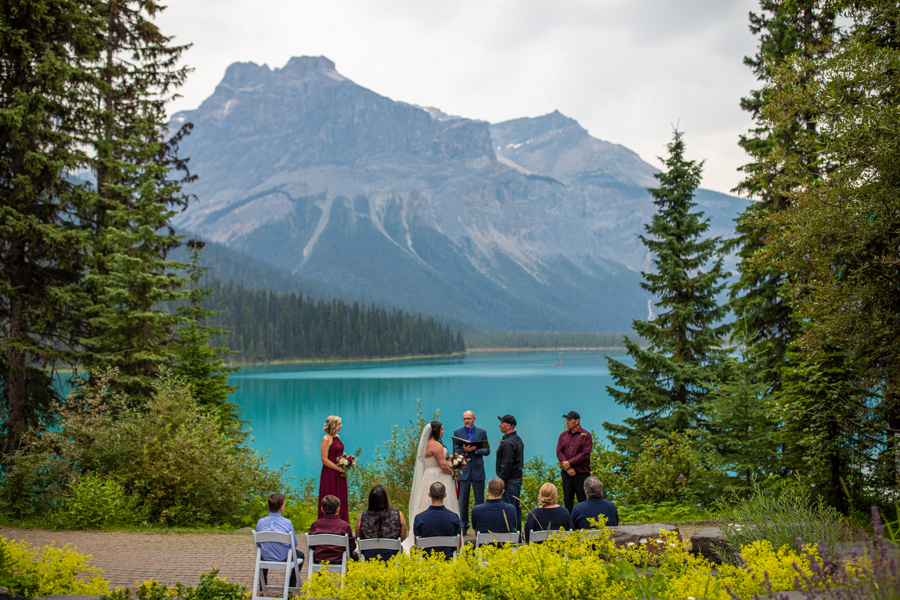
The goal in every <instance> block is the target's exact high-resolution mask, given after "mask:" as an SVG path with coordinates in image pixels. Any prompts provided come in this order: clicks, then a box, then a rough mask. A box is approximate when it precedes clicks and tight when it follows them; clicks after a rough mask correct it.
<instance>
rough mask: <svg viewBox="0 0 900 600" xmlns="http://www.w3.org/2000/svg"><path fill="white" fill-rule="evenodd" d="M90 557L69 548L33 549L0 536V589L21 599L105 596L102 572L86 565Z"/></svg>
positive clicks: (105, 583)
mask: <svg viewBox="0 0 900 600" xmlns="http://www.w3.org/2000/svg"><path fill="white" fill-rule="evenodd" d="M89 558H90V555H84V554H79V553H78V552H77V551H76V549H75V548H71V549H70V548H69V546H68V545H66V546H64V547H62V548H57V547H56V546H54V545H52V544H51V545H50V546H44V547H43V548H39V549H38V548H34V547H33V546H32V545H31V544H28V543H26V542H17V541H15V540H7V539H6V538H4V537H2V536H0V586H2V587H5V588H8V589H9V590H10V592H12V593H13V594H15V595H17V596H21V597H24V598H34V597H46V596H54V595H57V594H105V593H106V592H108V591H109V582H108V581H106V580H105V579H104V578H103V576H102V575H103V571H102V570H101V569H99V568H97V567H92V566H90V565H89V564H88V559H89Z"/></svg>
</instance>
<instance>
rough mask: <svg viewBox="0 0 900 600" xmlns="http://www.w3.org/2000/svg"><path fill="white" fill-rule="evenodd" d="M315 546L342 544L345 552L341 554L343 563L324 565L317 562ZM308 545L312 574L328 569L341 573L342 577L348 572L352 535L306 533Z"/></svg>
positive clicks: (330, 571) (310, 573) (310, 572)
mask: <svg viewBox="0 0 900 600" xmlns="http://www.w3.org/2000/svg"><path fill="white" fill-rule="evenodd" d="M314 546H342V547H343V548H344V554H343V555H342V556H341V564H339V565H332V564H328V565H324V564H319V565H317V564H316V561H315V550H314V549H313V547H314ZM306 547H307V548H309V571H308V574H309V575H312V574H313V573H315V572H317V571H328V572H329V573H340V575H341V577H343V576H344V574H345V573H346V572H347V563H348V562H349V561H350V536H348V535H347V534H346V533H345V534H344V535H334V534H332V533H317V534H314V535H310V534H308V533H307V534H306Z"/></svg>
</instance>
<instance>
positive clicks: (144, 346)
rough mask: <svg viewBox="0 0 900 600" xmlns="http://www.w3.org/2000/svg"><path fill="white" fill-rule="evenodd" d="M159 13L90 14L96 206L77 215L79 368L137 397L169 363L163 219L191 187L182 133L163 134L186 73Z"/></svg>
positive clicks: (146, 9) (133, 2) (135, 8)
mask: <svg viewBox="0 0 900 600" xmlns="http://www.w3.org/2000/svg"><path fill="white" fill-rule="evenodd" d="M161 9H162V7H160V6H159V5H158V4H157V3H155V2H153V1H146V0H116V1H112V0H107V1H105V2H98V3H96V4H95V5H94V11H95V13H96V14H98V16H99V17H100V18H102V21H103V23H104V30H103V40H102V41H103V45H104V47H103V54H102V57H101V59H100V60H99V61H98V62H97V64H96V65H95V72H96V77H97V80H98V85H97V87H96V89H95V93H96V103H97V106H98V108H97V110H96V112H95V114H94V116H93V123H92V124H93V132H94V135H93V137H92V138H91V139H90V140H89V141H90V144H91V145H92V146H93V148H94V150H95V158H94V162H93V166H94V171H95V173H96V177H97V192H98V196H99V198H98V201H97V203H96V204H95V205H94V206H93V207H92V208H91V210H90V211H89V212H88V213H86V214H85V215H84V216H83V220H84V222H85V225H86V226H87V227H89V229H90V230H91V233H92V236H93V241H92V253H91V254H90V256H89V257H88V263H87V265H88V269H87V275H86V286H85V294H84V295H83V298H82V300H83V306H84V312H85V316H86V319H87V322H88V324H89V328H88V333H87V334H86V335H85V336H84V337H83V338H82V340H81V342H82V345H83V347H84V355H83V356H84V360H83V362H84V366H85V367H86V368H87V369H89V370H95V369H101V370H102V369H106V368H109V367H115V368H116V369H118V371H119V375H118V377H117V378H116V385H117V386H120V388H121V389H123V390H124V391H127V392H128V393H131V394H135V395H137V396H142V395H146V394H147V393H148V392H149V390H150V389H151V385H150V384H151V380H152V379H153V378H154V377H155V376H156V375H157V373H158V371H159V369H160V367H162V366H163V365H165V364H167V363H169V362H170V361H171V358H172V345H173V332H174V329H175V327H176V326H177V325H178V324H179V323H180V322H181V318H180V317H179V316H178V315H177V314H172V313H171V312H167V311H165V310H163V309H162V305H163V304H164V303H167V302H173V301H177V300H178V299H179V298H182V297H184V295H185V292H184V291H183V287H184V283H185V280H184V279H183V278H180V277H177V276H176V273H177V272H178V271H179V270H180V269H182V268H183V267H184V265H183V264H180V263H176V262H173V261H171V260H168V259H167V255H168V252H169V251H170V250H171V249H173V248H174V247H176V246H177V245H178V244H179V237H178V236H176V235H174V231H173V230H172V229H171V227H170V226H169V221H170V219H171V218H172V217H173V216H174V215H175V214H176V212H177V210H178V209H181V208H183V207H184V206H185V205H186V204H187V201H188V196H186V195H185V194H184V193H183V192H182V191H181V187H182V185H184V184H185V183H188V182H190V181H192V179H193V178H192V177H190V175H189V173H187V161H186V160H185V159H182V158H179V157H178V155H177V150H178V143H179V142H180V141H181V139H182V138H183V137H184V136H185V135H187V133H188V132H189V131H190V125H184V126H183V127H182V128H181V129H180V130H179V131H177V132H175V134H174V135H173V136H171V137H167V136H168V132H167V131H166V124H167V118H166V113H165V106H166V103H167V102H168V101H169V100H170V99H171V96H172V94H173V90H174V89H175V88H177V87H178V86H180V85H181V84H182V83H183V82H184V79H185V77H186V76H187V73H188V69H186V68H184V67H178V66H177V62H178V59H179V57H180V56H181V54H182V53H183V52H184V50H185V49H186V48H187V47H186V46H175V45H173V44H172V43H171V38H170V37H166V36H164V35H163V34H162V33H161V32H160V31H159V29H158V28H157V26H156V24H155V23H154V22H153V18H154V17H155V16H156V14H157V13H158V12H159V11H160V10H161Z"/></svg>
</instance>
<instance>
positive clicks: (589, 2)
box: [158, 0, 758, 192]
mask: <svg viewBox="0 0 900 600" xmlns="http://www.w3.org/2000/svg"><path fill="white" fill-rule="evenodd" d="M757 9H758V2H757V0H554V1H549V0H546V1H544V0H445V1H437V0H252V1H251V0H170V4H169V8H168V9H167V10H166V11H165V12H164V13H163V15H162V16H161V17H160V18H159V20H158V22H159V24H160V27H161V28H162V30H163V32H164V33H166V34H168V35H175V36H176V39H175V41H176V42H178V43H192V44H193V47H192V48H191V49H190V50H189V51H188V52H187V53H186V54H185V62H186V63H187V64H188V65H189V66H191V67H193V68H194V69H195V71H194V73H193V74H192V75H191V77H190V79H189V80H188V83H187V84H186V85H185V86H184V88H182V90H181V93H182V95H183V96H184V97H183V98H181V99H179V100H177V101H176V102H175V103H174V104H173V105H172V107H171V110H172V112H175V111H178V110H185V109H191V108H196V107H197V106H199V105H200V103H201V102H202V101H203V100H204V99H205V98H206V97H208V96H209V95H210V94H212V92H213V90H214V89H215V87H216V85H217V84H218V83H219V81H220V80H221V78H222V76H223V74H224V73H225V68H226V67H227V66H228V65H229V64H231V63H233V62H255V63H258V64H263V63H265V64H268V65H269V66H270V67H272V68H276V67H282V66H284V64H285V63H286V62H287V61H288V59H289V58H290V57H291V56H303V55H307V56H319V55H324V56H327V57H328V58H330V59H331V60H333V61H334V62H335V63H336V66H337V70H338V71H339V72H340V73H341V74H342V75H344V76H345V77H348V78H350V79H352V80H353V81H355V82H356V83H358V84H360V85H362V86H364V87H367V88H369V89H371V90H373V91H375V92H377V93H379V94H381V95H383V96H387V97H389V98H392V99H394V100H402V101H404V102H409V103H412V104H418V105H422V106H435V107H437V108H440V109H441V110H443V111H444V112H447V113H450V114H456V115H460V116H463V117H468V118H473V119H483V120H487V121H491V122H499V121H505V120H507V119H514V118H517V117H535V116H539V115H542V114H546V113H549V112H552V111H553V110H557V109H558V110H559V111H560V112H562V113H563V114H565V115H567V116H569V117H572V118H573V119H576V120H577V121H578V122H579V123H581V125H582V126H584V127H585V128H586V129H587V130H588V131H589V132H590V133H591V135H593V136H594V137H597V138H600V139H603V140H607V141H610V142H614V143H618V144H622V145H624V146H626V147H628V148H630V149H632V150H634V151H635V152H637V153H638V154H640V155H641V157H642V158H644V160H647V161H648V162H650V163H651V164H654V165H657V166H659V164H660V163H659V161H658V160H657V158H656V157H657V156H659V155H661V154H663V153H664V152H665V144H666V143H667V142H668V141H669V140H670V138H671V133H672V126H673V125H674V124H676V123H678V124H679V127H680V128H681V129H682V130H683V131H684V132H685V139H686V142H687V150H688V157H689V158H693V159H706V169H705V172H704V180H703V184H702V185H703V187H706V188H710V189H714V190H717V191H721V192H728V191H729V190H730V189H731V188H733V187H734V185H735V184H736V183H737V182H738V181H739V180H740V173H738V172H737V171H736V168H737V167H738V166H740V165H742V164H744V163H745V162H746V156H745V154H744V152H743V151H742V150H741V149H740V148H739V147H738V146H737V139H738V135H739V134H740V133H743V132H745V131H746V130H747V129H748V128H749V127H750V125H751V122H750V119H749V118H748V116H747V114H746V113H744V112H743V111H741V109H740V107H739V101H740V98H741V96H743V95H746V94H747V92H748V91H749V90H750V89H754V88H756V87H758V82H756V80H755V79H754V77H753V76H752V74H751V73H750V70H749V69H748V68H747V67H746V66H744V64H743V62H742V60H743V57H744V56H746V55H752V54H753V53H754V52H755V49H756V40H755V39H754V37H753V36H752V35H751V34H750V32H749V31H748V29H747V23H748V20H747V13H748V12H749V11H751V10H757Z"/></svg>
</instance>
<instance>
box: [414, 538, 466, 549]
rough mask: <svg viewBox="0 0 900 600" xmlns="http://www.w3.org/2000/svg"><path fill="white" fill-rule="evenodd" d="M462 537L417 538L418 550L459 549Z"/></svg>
mask: <svg viewBox="0 0 900 600" xmlns="http://www.w3.org/2000/svg"><path fill="white" fill-rule="evenodd" d="M461 542H462V535H436V536H434V537H420V538H416V548H420V549H424V548H450V547H452V548H459V547H460V544H461Z"/></svg>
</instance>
